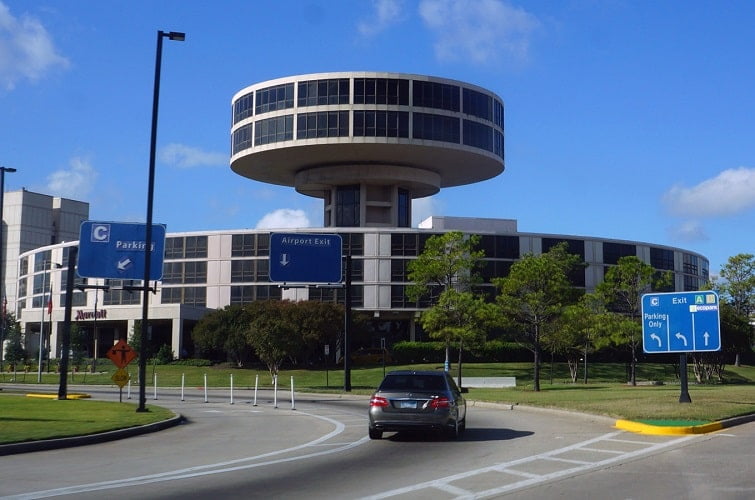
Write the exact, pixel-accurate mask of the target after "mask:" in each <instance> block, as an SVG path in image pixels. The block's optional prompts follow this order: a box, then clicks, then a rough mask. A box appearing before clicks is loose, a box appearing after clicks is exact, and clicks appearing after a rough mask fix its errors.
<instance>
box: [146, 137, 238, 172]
mask: <svg viewBox="0 0 755 500" xmlns="http://www.w3.org/2000/svg"><path fill="white" fill-rule="evenodd" d="M160 161H161V162H162V163H165V164H167V165H173V166H176V167H179V168H192V167H219V166H226V165H227V164H228V161H229V158H228V155H227V154H225V153H209V152H206V151H202V150H201V149H198V148H193V147H191V146H186V145H184V144H175V143H173V144H168V145H167V146H165V147H163V148H162V149H161V150H160Z"/></svg>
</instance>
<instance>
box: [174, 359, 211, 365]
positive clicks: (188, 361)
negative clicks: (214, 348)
mask: <svg viewBox="0 0 755 500" xmlns="http://www.w3.org/2000/svg"><path fill="white" fill-rule="evenodd" d="M171 364H172V365H177V366H212V365H213V363H212V361H210V360H209V359H177V360H175V361H173V362H172V363H171Z"/></svg>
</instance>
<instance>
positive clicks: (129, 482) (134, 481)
mask: <svg viewBox="0 0 755 500" xmlns="http://www.w3.org/2000/svg"><path fill="white" fill-rule="evenodd" d="M299 414H301V415H307V416H309V417H313V418H317V419H320V420H325V421H326V422H329V423H331V424H333V425H334V426H335V429H333V430H332V431H331V432H329V433H327V434H325V435H323V436H320V437H319V438H317V439H315V440H313V441H310V442H308V443H304V444H300V445H297V446H292V447H291V448H286V449H283V450H277V451H272V452H269V453H263V454H261V455H256V456H252V457H245V458H239V459H236V460H229V461H226V462H218V463H214V464H207V465H198V466H195V467H187V468H185V469H178V470H174V471H168V472H160V473H157V474H149V475H146V476H136V477H132V478H126V479H117V480H113V481H102V482H99V483H90V484H80V485H75V486H67V487H64V488H55V489H50V490H43V491H33V492H29V493H22V494H19V495H11V496H7V497H2V499H4V500H6V499H7V500H11V499H12V500H22V499H23V500H25V499H33V498H47V497H52V496H58V495H71V494H75V493H83V492H87V491H99V490H108V489H113V488H125V487H128V486H135V485H142V484H150V483H158V482H162V481H174V480H176V479H187V478H192V477H198V476H206V475H210V474H222V473H225V472H232V471H238V470H244V469H253V468H256V467H263V466H265V465H272V464H278V463H284V462H292V461H296V460H304V459H306V458H313V457H318V456H322V455H329V454H331V453H337V452H340V451H344V450H348V449H350V448H355V447H357V446H359V445H361V444H364V443H366V442H368V441H369V438H368V437H367V436H365V437H363V438H361V439H359V440H357V441H352V442H350V443H347V444H344V445H341V446H339V447H337V448H331V449H329V450H325V451H319V452H315V453H308V454H306V455H298V456H295V457H289V458H279V459H274V460H268V461H265V462H256V463H252V464H245V465H235V464H241V463H243V462H250V461H255V460H260V459H264V458H268V457H272V456H275V455H280V454H283V453H290V452H293V451H298V450H301V449H304V448H308V447H314V446H317V445H319V444H320V443H322V442H324V441H327V440H328V439H331V438H332V437H335V436H337V435H338V434H341V433H342V432H343V431H344V429H345V428H346V426H344V425H343V424H342V423H341V422H339V421H337V420H333V419H331V418H328V417H322V416H319V415H314V414H311V413H306V412H299ZM210 469H212V470H210Z"/></svg>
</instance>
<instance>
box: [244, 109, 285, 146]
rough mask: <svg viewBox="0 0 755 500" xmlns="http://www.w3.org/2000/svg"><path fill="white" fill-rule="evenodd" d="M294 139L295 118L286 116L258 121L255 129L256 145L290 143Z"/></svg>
mask: <svg viewBox="0 0 755 500" xmlns="http://www.w3.org/2000/svg"><path fill="white" fill-rule="evenodd" d="M293 138H294V116H293V115H284V116H277V117H275V118H268V119H266V120H258V121H257V122H256V123H255V127H254V145H255V146H261V145H263V144H270V143H273V142H281V141H290V140H292V139H293Z"/></svg>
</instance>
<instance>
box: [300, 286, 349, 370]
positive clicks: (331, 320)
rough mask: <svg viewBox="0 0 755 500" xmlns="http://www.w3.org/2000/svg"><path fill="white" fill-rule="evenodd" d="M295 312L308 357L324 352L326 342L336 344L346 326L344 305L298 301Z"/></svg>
mask: <svg viewBox="0 0 755 500" xmlns="http://www.w3.org/2000/svg"><path fill="white" fill-rule="evenodd" d="M294 312H295V315H296V323H297V325H298V331H299V334H300V335H301V338H302V342H303V343H304V347H305V349H306V350H307V352H306V354H305V355H306V356H307V357H308V358H311V357H313V356H315V357H316V356H317V355H318V353H321V352H323V351H322V347H323V346H324V345H325V344H332V345H333V346H335V345H336V342H337V341H338V337H339V335H340V334H341V332H342V331H343V326H344V309H343V306H342V305H340V304H335V303H332V302H318V301H315V300H308V301H303V302H297V303H296V307H295V309H294Z"/></svg>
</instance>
